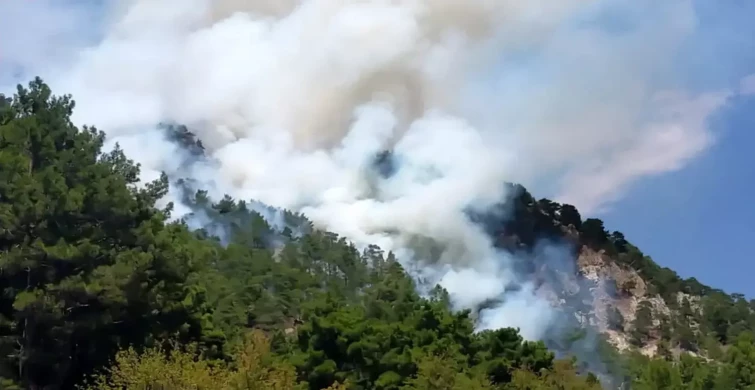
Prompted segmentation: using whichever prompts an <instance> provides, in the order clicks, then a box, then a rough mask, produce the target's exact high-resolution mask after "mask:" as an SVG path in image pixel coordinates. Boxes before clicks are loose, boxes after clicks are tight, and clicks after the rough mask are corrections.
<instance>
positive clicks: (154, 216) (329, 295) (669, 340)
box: [0, 79, 755, 390]
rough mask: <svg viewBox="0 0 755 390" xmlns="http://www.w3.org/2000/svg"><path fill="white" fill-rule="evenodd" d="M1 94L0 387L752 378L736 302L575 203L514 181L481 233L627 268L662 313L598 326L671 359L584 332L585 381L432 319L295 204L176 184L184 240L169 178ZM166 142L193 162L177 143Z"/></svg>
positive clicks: (394, 280) (746, 313)
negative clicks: (589, 356) (573, 246)
mask: <svg viewBox="0 0 755 390" xmlns="http://www.w3.org/2000/svg"><path fill="white" fill-rule="evenodd" d="M0 97H1V98H0V287H1V288H2V295H0V378H2V379H0V388H3V389H25V388H30V389H75V388H79V389H91V390H106V389H165V390H169V389H176V390H179V389H281V390H283V389H386V390H388V389H416V390H420V389H472V390H474V389H573V390H577V389H599V388H601V386H603V385H606V386H609V384H610V386H614V387H617V386H629V385H631V386H632V388H635V389H701V390H702V389H716V390H724V389H726V390H728V389H749V388H753V386H755V367H754V366H755V337H753V331H754V330H755V314H753V308H755V304H754V303H753V302H748V301H747V300H745V298H744V297H743V296H741V295H736V294H735V295H728V294H726V293H724V292H722V291H720V290H715V289H712V288H709V287H707V286H704V285H702V284H700V283H699V282H697V281H696V280H694V279H688V280H684V279H681V278H679V277H678V276H677V275H676V273H674V272H673V271H671V270H669V269H666V268H662V267H659V266H658V265H657V264H655V263H654V262H653V261H652V260H651V259H650V258H649V257H647V256H645V255H644V254H643V253H642V252H640V251H639V249H637V248H636V247H634V246H633V245H632V244H631V243H629V242H628V241H627V240H626V239H625V237H624V236H623V235H622V234H621V233H619V232H608V231H607V230H606V229H605V227H604V225H603V222H602V221H600V220H597V219H585V220H583V219H582V216H581V215H580V214H579V212H578V211H577V209H576V208H574V207H573V206H570V205H561V204H558V203H555V202H551V201H549V200H547V199H541V200H535V199H534V198H533V197H532V196H531V195H530V194H529V193H528V192H527V191H526V190H524V189H523V188H521V187H517V188H516V191H514V192H513V193H515V194H516V196H514V197H513V198H512V199H510V200H508V202H507V205H508V206H509V207H511V210H512V217H511V218H509V219H507V220H502V221H498V223H497V224H496V223H491V226H489V227H490V229H491V232H492V233H495V231H496V229H498V230H501V231H502V232H504V233H505V234H506V235H507V236H508V237H510V238H514V241H515V242H516V245H517V247H518V248H524V250H531V249H532V248H533V245H534V244H535V242H536V240H537V239H539V238H542V237H550V238H552V237H563V236H565V235H567V233H565V232H568V231H569V229H572V230H571V231H572V232H576V234H577V240H578V243H579V244H580V245H584V246H587V247H590V248H593V249H595V250H602V251H605V252H606V253H608V254H610V256H611V258H612V259H615V261H616V262H617V263H618V264H621V265H622V266H625V267H631V268H632V269H635V270H636V271H638V272H639V273H640V274H641V275H642V277H643V279H644V280H645V281H646V282H647V284H648V286H649V287H648V288H649V289H651V290H652V291H653V293H657V294H659V295H660V296H661V297H662V298H663V299H664V300H665V302H666V303H667V304H668V305H669V307H671V308H672V310H671V312H670V316H669V317H668V318H665V319H661V318H660V317H659V316H658V315H657V313H655V312H654V311H653V310H652V308H650V307H649V306H648V305H647V304H643V305H641V307H640V310H638V313H637V316H636V317H635V319H634V321H633V322H632V323H631V324H624V319H623V318H622V317H621V315H620V313H619V314H618V315H617V314H615V313H614V315H613V316H612V317H611V318H612V324H613V325H612V327H613V328H614V329H616V330H622V329H624V327H625V325H626V328H628V329H631V330H630V332H631V335H632V340H633V343H634V344H635V346H636V347H637V348H641V347H643V346H644V345H645V344H646V343H648V342H649V341H650V340H653V341H654V342H655V341H657V340H660V342H662V343H663V344H664V345H665V348H666V349H667V350H668V351H669V353H659V354H657V355H656V356H655V357H653V358H648V357H644V356H642V355H640V354H637V353H633V352H625V353H619V352H618V351H616V349H614V348H613V347H612V346H611V345H609V344H608V343H607V342H606V341H605V340H599V343H598V345H599V346H600V352H599V351H595V355H600V356H599V358H600V360H601V361H602V362H603V363H605V370H604V371H605V372H594V373H593V372H590V368H591V367H585V365H584V364H583V362H580V361H578V360H575V359H572V358H570V357H569V356H567V355H564V354H563V353H562V351H554V350H549V348H548V346H547V345H546V343H544V342H542V341H538V342H533V341H525V340H523V338H522V337H521V336H520V335H519V333H518V331H517V330H516V329H508V328H506V329H498V330H489V331H483V332H475V328H474V325H475V324H474V318H475V316H474V313H472V312H470V311H461V312H458V311H456V312H455V311H452V310H450V300H449V296H448V293H447V292H446V291H444V290H443V289H442V288H439V287H438V288H435V289H434V290H433V291H432V294H430V296H427V297H423V296H420V295H419V294H418V292H417V289H416V285H415V282H414V281H413V280H412V278H411V277H410V276H409V275H408V274H407V273H406V272H405V270H404V269H403V267H402V265H401V264H400V263H399V262H398V261H397V259H396V257H395V256H394V255H393V254H392V253H390V252H389V253H385V252H384V251H383V250H381V248H379V247H376V246H370V247H368V248H366V249H364V250H362V251H360V250H358V249H357V248H356V247H354V245H353V244H351V243H350V242H349V241H348V240H346V239H345V238H343V237H339V236H337V235H336V234H333V233H330V232H327V231H321V230H317V229H315V228H314V227H313V226H312V224H311V223H310V222H309V221H307V219H306V218H305V217H304V216H302V215H298V214H295V213H291V212H286V211H280V215H281V216H282V218H281V221H282V223H271V221H268V220H266V219H265V218H264V217H263V215H262V214H261V213H260V209H259V207H258V206H259V205H257V204H254V203H251V202H245V201H242V200H234V199H231V198H230V197H226V198H224V199H218V200H213V199H209V198H208V197H207V194H206V192H203V191H201V190H199V191H191V196H188V197H187V199H186V205H187V206H189V207H190V208H191V209H192V210H193V211H194V213H203V215H205V216H206V217H207V220H208V221H209V222H208V223H207V224H206V225H205V226H204V227H203V228H202V229H199V230H191V229H190V228H189V227H188V226H187V224H186V223H185V222H184V221H172V220H171V218H170V214H171V210H172V205H167V206H166V207H163V208H158V207H157V206H156V202H157V201H158V200H159V199H161V198H162V197H163V196H164V195H165V194H166V193H167V190H168V185H169V182H168V178H167V177H166V176H165V175H163V176H162V177H161V178H159V179H158V180H156V181H154V182H151V183H147V184H146V185H139V181H138V180H139V167H138V166H137V165H135V164H134V163H133V162H132V161H130V160H129V159H128V157H127V156H126V155H124V153H123V152H122V151H121V150H120V149H119V148H116V149H115V150H113V151H110V152H103V150H102V147H103V142H104V134H103V133H102V132H101V131H99V130H97V129H96V128H82V129H78V128H76V127H75V126H74V125H73V124H72V123H71V120H70V115H71V113H72V111H73V109H74V102H73V100H72V98H71V97H70V96H55V95H53V93H52V91H50V89H49V88H48V86H47V85H45V83H44V82H42V80H40V79H35V80H33V81H32V82H31V83H29V85H28V87H19V88H18V91H17V93H16V94H15V96H13V97H5V96H0ZM184 130H185V129H184ZM173 135H174V136H175V137H176V140H177V142H180V143H181V144H183V145H185V146H187V145H193V146H192V147H195V148H197V152H200V151H201V148H202V146H201V143H198V142H196V141H195V140H194V139H193V136H192V135H191V133H189V132H186V131H184V132H181V131H178V132H176V133H173ZM189 189H190V186H188V185H187V186H186V191H187V192H188V191H189ZM562 228H567V229H562ZM501 246H502V247H505V246H506V244H505V243H503V242H502V243H501ZM680 293H681V295H680ZM680 296H681V297H682V299H681V300H680V299H679V297H680ZM661 320H662V321H661ZM656 322H661V323H663V325H662V326H661V325H657V324H656ZM575 337H576V338H575V339H578V338H579V337H581V336H579V335H577V336H575ZM672 350H673V351H677V353H671V351H672ZM679 351H681V352H680V353H679ZM690 352H694V353H695V355H692V354H690ZM557 354H558V355H559V356H558V358H557V357H556V355H557ZM599 376H600V378H601V379H602V384H601V381H599Z"/></svg>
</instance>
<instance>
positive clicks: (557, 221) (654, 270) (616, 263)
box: [494, 186, 755, 359]
mask: <svg viewBox="0 0 755 390" xmlns="http://www.w3.org/2000/svg"><path fill="white" fill-rule="evenodd" d="M513 191H514V193H515V194H516V195H515V196H514V197H513V199H512V202H513V204H514V206H511V205H510V204H509V203H507V206H506V207H513V210H514V211H513V214H512V217H511V218H510V219H508V220H506V221H504V223H502V224H501V225H500V226H498V227H497V230H494V231H495V234H498V236H499V237H500V239H499V243H500V245H501V246H508V247H511V246H512V245H514V246H517V245H520V246H522V245H523V246H525V247H528V248H533V247H534V246H535V245H536V242H537V241H538V240H541V239H548V240H557V241H559V240H560V241H564V242H567V243H568V245H570V246H571V247H572V248H573V249H574V254H575V255H574V259H575V265H576V267H574V268H573V269H569V270H568V271H566V270H553V269H550V270H547V269H546V270H541V272H546V273H558V274H560V275H561V277H562V278H563V277H566V279H567V280H568V283H567V284H569V285H571V286H572V288H570V289H562V290H560V291H557V295H558V298H559V299H560V300H561V303H562V304H563V303H565V302H566V301H568V300H571V299H574V297H580V299H582V298H583V297H584V294H587V295H589V301H590V305H589V307H587V308H584V307H583V308H580V309H578V310H575V312H576V313H578V314H577V316H580V317H582V320H583V321H584V322H585V323H588V324H590V325H593V326H595V327H596V328H597V329H598V330H599V331H600V332H601V333H603V334H605V335H606V336H607V339H608V340H609V341H610V342H611V344H613V345H614V346H615V347H617V348H618V349H619V350H621V351H626V350H631V349H636V350H639V351H641V352H642V353H643V354H645V355H647V356H657V355H661V356H674V357H677V358H678V356H679V355H680V354H681V353H682V352H687V353H691V354H694V355H700V356H704V357H706V358H712V359H715V358H718V357H720V355H721V351H722V348H723V349H725V347H726V345H728V344H731V343H734V342H735V341H736V340H737V339H738V337H740V336H741V335H743V334H748V333H751V332H753V331H754V330H755V314H754V313H753V308H755V300H751V301H747V300H746V299H745V297H744V296H743V295H741V294H727V293H725V292H723V291H721V290H718V289H714V288H711V287H708V286H705V285H703V284H701V283H700V282H698V281H697V280H696V279H695V278H690V279H682V278H680V277H679V276H678V275H677V274H676V272H674V271H673V270H671V269H668V268H664V267H661V266H659V265H658V264H656V263H655V262H654V261H653V260H652V259H651V258H650V257H649V256H646V255H645V254H643V253H642V252H641V251H640V250H639V249H638V248H637V247H635V246H634V245H632V244H631V243H630V242H629V241H628V240H627V239H626V237H624V235H623V234H622V233H621V232H619V231H612V232H610V231H608V230H607V229H606V228H605V227H604V225H603V221H601V220H599V219H595V218H587V219H584V220H583V219H582V217H581V216H580V214H579V212H578V211H577V210H576V209H575V208H574V207H573V206H571V205H567V204H564V205H561V204H558V203H555V202H552V201H550V200H548V199H540V200H535V199H534V198H533V197H532V196H531V195H530V194H529V193H528V192H527V191H526V190H525V189H524V188H522V187H517V186H514V190H513Z"/></svg>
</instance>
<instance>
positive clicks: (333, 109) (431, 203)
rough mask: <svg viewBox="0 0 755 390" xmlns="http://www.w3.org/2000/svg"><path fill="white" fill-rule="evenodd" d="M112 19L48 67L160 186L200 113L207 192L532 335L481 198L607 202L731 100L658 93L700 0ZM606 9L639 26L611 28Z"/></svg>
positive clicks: (679, 159)
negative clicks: (266, 213)
mask: <svg viewBox="0 0 755 390" xmlns="http://www.w3.org/2000/svg"><path fill="white" fill-rule="evenodd" d="M105 11H106V12H105V15H106V17H105V19H104V20H105V22H103V23H104V25H105V27H104V30H103V36H102V39H101V40H98V41H97V42H96V43H94V44H91V45H83V44H76V45H73V44H72V45H71V48H72V49H71V50H72V51H73V53H74V54H73V55H70V56H65V57H64V59H61V58H63V57H56V58H58V59H60V60H59V61H57V62H56V64H57V66H51V65H50V64H49V63H48V64H45V65H44V66H42V65H39V66H37V67H36V68H35V67H34V66H30V68H31V69H32V70H39V71H44V73H42V74H41V76H43V78H45V80H46V81H48V82H49V83H50V84H51V86H52V87H53V90H55V91H56V92H57V93H61V92H65V93H71V94H73V95H74V98H75V99H76V101H77V109H76V113H75V115H76V117H75V121H76V122H77V123H82V124H83V123H86V124H94V125H96V126H97V127H99V128H100V129H102V130H104V131H105V132H106V133H107V134H108V136H109V139H110V141H111V142H119V143H120V144H121V145H122V146H123V148H124V149H125V151H126V152H127V154H128V155H129V156H130V157H131V158H133V159H135V160H136V161H138V162H140V163H142V164H143V167H144V175H145V177H144V178H145V179H152V178H154V177H155V176H156V175H157V174H158V172H160V171H166V172H167V173H169V174H170V173H175V172H178V171H180V170H182V169H185V168H186V167H183V166H181V163H180V160H179V159H178V158H177V155H178V151H177V149H176V146H175V145H172V144H171V143H169V142H168V141H167V140H165V139H164V138H163V137H162V136H161V133H160V130H159V129H157V127H156V124H158V123H160V122H166V121H171V122H177V123H182V124H185V125H187V126H188V127H189V128H190V129H192V131H194V132H195V133H196V134H197V135H198V137H199V139H201V140H202V142H203V143H204V145H205V146H206V147H207V148H208V152H209V154H210V156H211V157H212V159H214V160H215V164H214V165H202V166H198V167H197V168H195V169H193V170H192V172H190V175H191V176H192V178H193V179H195V180H198V181H199V182H200V183H202V184H203V185H204V187H205V188H206V189H207V190H209V191H210V195H211V196H214V197H216V198H217V199H219V198H220V197H221V196H222V195H223V194H230V195H231V196H233V197H235V198H237V199H256V200H259V201H261V202H264V203H266V204H269V205H273V206H276V207H284V208H287V209H291V210H295V211H301V212H304V213H305V214H306V215H307V216H308V217H309V218H310V219H312V220H313V222H314V223H315V224H317V225H318V226H320V227H323V228H327V229H329V230H332V231H335V232H337V233H340V234H342V235H345V236H347V237H348V238H350V239H351V240H353V241H355V242H356V243H358V244H362V245H366V244H377V245H380V246H381V247H382V248H383V249H385V250H393V251H394V252H396V253H397V255H398V256H399V258H401V259H402V260H403V261H405V262H408V263H412V264H414V265H419V267H418V268H419V269H420V270H421V273H422V275H423V276H425V277H428V278H430V280H434V281H439V282H440V283H441V284H442V285H443V286H444V287H446V288H447V289H448V290H449V292H450V293H451V295H452V298H453V300H454V303H455V304H456V305H457V306H458V307H474V306H476V305H479V304H481V303H483V302H486V301H489V300H491V299H498V298H501V297H505V299H503V300H501V302H502V303H500V304H499V305H498V306H495V307H493V308H492V309H487V310H486V311H485V312H483V313H482V318H481V326H482V327H489V328H495V327H501V326H517V327H520V328H521V329H522V332H523V335H524V336H525V337H527V338H538V337H540V336H541V335H542V332H543V331H544V330H545V328H546V327H547V324H548V321H549V320H550V316H551V312H550V310H549V309H548V305H547V304H546V303H545V302H543V301H542V300H541V299H540V298H538V297H537V296H536V294H535V293H534V292H533V291H532V288H531V286H528V285H524V286H519V287H521V288H520V289H518V290H517V292H516V293H507V292H506V290H507V288H508V287H511V286H513V285H516V284H519V283H520V281H518V280H517V276H516V275H515V274H514V272H513V271H512V268H511V266H510V265H511V264H510V262H511V259H510V258H509V257H507V255H505V254H502V253H500V252H499V251H497V250H495V249H494V248H493V246H492V243H491V240H490V238H489V237H488V236H487V235H486V234H485V233H484V232H483V231H482V230H481V229H480V228H479V227H478V226H477V225H475V224H473V223H471V222H470V221H469V220H468V218H467V217H466V214H465V210H466V209H468V208H470V207H472V208H476V209H480V210H484V209H486V208H487V207H489V206H491V205H492V204H494V203H495V202H497V201H500V200H501V199H503V197H504V195H505V194H504V193H503V191H504V186H503V182H504V181H516V182H522V183H524V184H526V185H528V186H534V187H535V188H543V189H544V190H546V191H554V192H555V193H556V194H562V197H563V198H564V199H566V200H569V201H571V202H573V203H575V204H576V205H577V206H579V207H581V208H586V209H588V210H590V209H593V210H594V209H599V208H600V207H601V206H603V204H604V203H605V202H607V201H611V200H614V199H615V198H617V197H618V196H619V195H620V194H621V191H622V190H623V189H624V188H626V186H627V185H629V184H631V183H632V181H634V180H636V179H637V178H639V177H642V176H644V175H648V174H657V173H662V172H665V171H667V170H670V169H677V168H678V167H679V166H681V165H683V164H684V162H686V161H687V160H689V159H691V158H692V157H694V156H695V155H696V154H698V153H700V152H702V151H703V150H705V148H706V147H707V146H708V145H709V144H710V142H712V139H713V137H712V136H711V135H710V134H709V131H708V129H707V127H706V126H705V121H706V119H707V116H708V115H709V114H710V113H712V112H713V111H715V110H716V109H717V108H718V107H720V106H721V105H723V104H724V103H725V100H726V97H727V96H729V95H730V92H728V91H720V92H719V91H716V92H714V93H712V94H710V95H701V96H691V97H687V96H685V95H675V94H662V93H663V92H664V91H663V89H665V88H667V87H671V86H673V83H670V84H668V85H663V84H660V81H661V80H669V79H673V77H672V76H673V66H672V65H671V63H672V61H673V56H674V53H675V50H676V49H677V47H678V46H679V45H680V44H681V42H682V41H683V40H684V38H685V37H687V36H688V35H689V34H691V32H693V31H694V29H695V15H694V9H693V7H692V4H691V1H688V0H669V1H664V2H656V1H646V0H637V1H631V2H628V1H608V2H605V1H603V2H601V1H592V0H560V1H551V0H530V1H521V0H350V1H349V0H298V1H297V0H247V1H242V0H215V1H211V0H123V1H118V2H116V1H114V2H111V3H108V6H107V7H106V8H105ZM606 12H609V13H610V12H615V13H618V14H621V13H626V15H629V16H627V17H628V18H630V22H631V24H632V26H631V28H628V29H627V31H624V32H622V33H616V32H614V31H609V30H606V29H605V28H604V26H600V25H599V24H598V23H596V22H594V20H596V19H597V18H598V16H600V15H603V14H604V13H606ZM37 63H38V64H40V63H41V61H37ZM0 69H2V66H0ZM659 94H660V95H659ZM657 96H661V97H664V99H665V100H662V101H660V103H657V102H658V100H657V99H656V97H657ZM688 105H689V106H690V107H694V108H695V112H694V113H692V115H691V116H688V115H686V114H687V113H686V111H685V109H684V108H685V107H687V106H688ZM669 107H671V108H673V109H674V110H675V111H674V113H675V114H674V115H670V116H669V115H664V114H665V113H666V112H667V109H669ZM677 111H678V112H677ZM659 142H660V145H662V147H663V150H664V151H665V152H668V154H667V157H666V158H658V156H657V153H656V151H657V149H658V145H659ZM386 149H390V150H392V151H393V153H394V156H395V158H396V163H397V164H398V170H397V171H396V173H395V174H394V175H392V176H390V177H388V178H382V177H379V176H378V175H376V174H375V173H374V170H373V169H372V164H373V160H374V157H375V155H376V154H377V153H379V152H381V151H383V150H386ZM644 157H648V158H647V159H646V160H643V161H642V163H641V164H639V165H637V166H635V165H636V164H637V163H638V159H640V160H642V159H643V158H644ZM551 183H555V186H554V185H552V184H551ZM426 241H431V242H434V243H435V244H436V245H438V246H440V248H441V251H440V255H439V256H430V255H427V254H425V253H423V252H422V250H421V249H422V248H423V247H424V246H423V245H421V244H418V243H422V242H426Z"/></svg>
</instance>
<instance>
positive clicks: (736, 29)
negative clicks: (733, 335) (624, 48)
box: [601, 0, 755, 298]
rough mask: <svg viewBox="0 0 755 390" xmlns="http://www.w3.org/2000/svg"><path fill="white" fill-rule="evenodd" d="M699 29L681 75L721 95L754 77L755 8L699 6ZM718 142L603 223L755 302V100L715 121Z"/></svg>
mask: <svg viewBox="0 0 755 390" xmlns="http://www.w3.org/2000/svg"><path fill="white" fill-rule="evenodd" d="M698 3H699V4H698V17H699V22H700V28H699V30H698V32H697V33H696V34H695V36H693V37H692V38H691V39H690V41H689V42H687V44H686V47H685V50H684V53H683V58H682V59H681V61H680V64H684V65H683V66H682V67H680V72H681V74H682V75H683V78H684V79H685V83H687V84H688V85H695V86H697V87H699V88H710V87H713V88H717V87H722V86H724V85H727V84H728V85H731V84H732V83H736V82H737V80H739V79H741V78H742V77H743V76H745V75H747V74H751V73H752V72H753V70H755V40H754V39H752V37H755V25H754V24H753V23H752V17H751V16H752V15H755V2H752V1H747V0H735V1H726V2H706V1H698ZM710 126H711V127H712V129H713V132H714V134H716V137H717V139H716V142H715V143H714V144H713V146H712V147H711V148H710V149H709V150H707V151H706V152H705V153H704V154H702V155H701V156H699V157H698V158H697V159H696V160H695V161H693V162H692V163H691V164H689V165H688V166H686V167H685V168H684V169H683V170H681V171H679V172H675V173H670V174H665V175H662V176H658V177H653V178H649V179H644V180H643V181H641V182H639V183H637V184H635V186H634V187H633V188H632V189H631V191H630V192H629V193H628V194H626V196H624V198H623V199H622V200H621V201H619V202H618V203H616V204H615V205H614V207H613V208H612V209H611V210H610V211H608V212H607V213H605V214H604V215H602V216H601V217H602V218H603V219H604V220H605V222H606V225H607V226H608V228H609V229H613V230H619V231H622V232H623V233H624V234H626V235H627V237H628V238H629V240H630V241H632V242H634V243H635V244H636V245H638V246H639V247H640V248H641V249H642V250H643V251H644V252H645V253H646V254H648V255H650V256H651V257H653V258H654V259H655V260H656V261H657V262H658V263H660V264H661V265H663V266H667V267H670V268H671V269H674V270H676V271H677V272H678V273H679V274H680V275H682V276H684V277H692V276H694V277H696V278H697V279H698V280H700V281H701V282H703V283H706V284H709V285H712V286H714V287H718V288H722V289H724V290H726V291H728V292H740V293H743V294H745V295H747V296H748V297H750V298H755V283H753V274H755V256H753V251H752V244H753V242H754V241H755V206H754V205H753V201H752V200H753V194H754V193H755V153H753V148H754V147H755V98H753V97H752V96H749V97H738V98H735V99H734V100H733V101H732V102H731V103H730V104H729V105H728V106H727V107H726V108H724V109H723V110H722V111H721V112H719V113H717V114H716V115H715V116H714V117H713V118H711V121H710Z"/></svg>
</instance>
